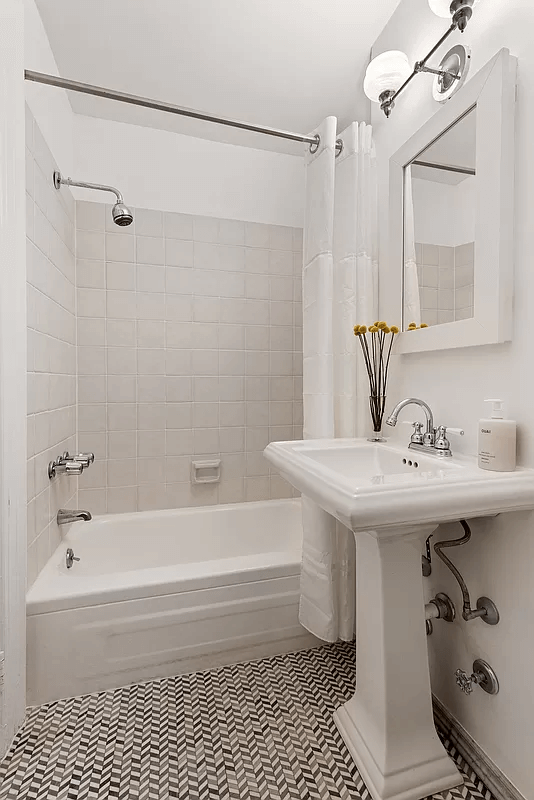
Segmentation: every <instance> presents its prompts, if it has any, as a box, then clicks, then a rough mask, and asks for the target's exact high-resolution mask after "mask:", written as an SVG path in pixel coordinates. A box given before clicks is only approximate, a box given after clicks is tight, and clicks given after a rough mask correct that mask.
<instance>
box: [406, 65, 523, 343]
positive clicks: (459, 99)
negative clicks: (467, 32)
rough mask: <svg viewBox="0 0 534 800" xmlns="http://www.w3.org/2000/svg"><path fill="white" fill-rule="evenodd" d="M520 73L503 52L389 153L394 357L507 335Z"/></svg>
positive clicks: (499, 339)
mask: <svg viewBox="0 0 534 800" xmlns="http://www.w3.org/2000/svg"><path fill="white" fill-rule="evenodd" d="M516 71H517V61H516V59H515V58H513V57H512V56H511V55H510V53H509V51H508V50H506V49H503V50H501V51H500V52H499V53H498V54H497V55H496V56H495V57H494V58H493V59H492V60H491V61H490V62H489V63H488V64H486V66H485V67H483V68H482V69H481V70H480V71H479V72H478V73H477V74H476V75H475V76H474V77H473V78H472V79H471V80H470V81H469V82H468V83H467V84H466V85H465V86H464V87H463V88H462V89H461V90H460V91H459V92H458V93H457V94H456V95H455V96H454V97H453V98H452V99H451V100H450V101H449V102H448V103H447V104H446V105H445V106H444V107H443V108H442V109H440V110H439V111H438V112H437V113H436V114H434V116H433V117H432V118H431V119H430V120H428V122H426V123H425V124H424V125H423V126H422V127H421V128H420V129H419V130H418V131H417V132H416V133H415V134H414V135H413V136H412V137H411V138H410V139H409V140H408V141H407V142H406V143H405V144H404V145H403V146H402V147H401V148H400V149H399V150H398V151H397V152H396V153H395V154H394V155H393V156H392V157H391V159H390V246H391V251H390V252H391V257H392V258H393V259H394V264H393V269H394V270H395V271H398V273H397V274H399V275H400V281H399V285H400V286H401V297H400V298H399V300H400V302H399V310H400V314H401V318H402V331H403V332H402V334H401V335H400V336H399V340H398V344H397V348H398V349H397V352H399V353H411V352H421V351H427V350H441V349H449V348H454V347H469V346H473V345H483V344H494V343H498V342H505V341H509V340H510V339H511V332H512V302H513V257H514V244H513V229H514V222H513V197H514V116H515V87H516ZM410 323H412V325H413V323H415V324H416V325H418V326H419V325H420V324H421V323H423V324H424V325H426V326H428V327H424V328H422V329H418V330H408V329H409V325H410Z"/></svg>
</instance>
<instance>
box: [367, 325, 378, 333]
mask: <svg viewBox="0 0 534 800" xmlns="http://www.w3.org/2000/svg"><path fill="white" fill-rule="evenodd" d="M378 331H379V328H377V326H376V325H371V327H370V328H369V332H370V333H378Z"/></svg>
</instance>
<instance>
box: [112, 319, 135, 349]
mask: <svg viewBox="0 0 534 800" xmlns="http://www.w3.org/2000/svg"><path fill="white" fill-rule="evenodd" d="M106 335H107V345H108V346H111V347H135V345H136V335H135V320H133V319H108V320H107V323H106Z"/></svg>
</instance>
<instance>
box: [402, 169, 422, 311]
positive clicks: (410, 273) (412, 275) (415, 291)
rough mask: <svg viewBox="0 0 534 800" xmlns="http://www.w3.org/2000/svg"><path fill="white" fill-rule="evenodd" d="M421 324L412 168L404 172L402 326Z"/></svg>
mask: <svg viewBox="0 0 534 800" xmlns="http://www.w3.org/2000/svg"><path fill="white" fill-rule="evenodd" d="M410 322H415V324H416V325H420V324H421V298H420V295H419V277H418V275H417V258H416V254H415V222H414V212H413V191H412V168H411V166H408V167H406V169H405V170H404V324H405V326H408V325H409V324H410Z"/></svg>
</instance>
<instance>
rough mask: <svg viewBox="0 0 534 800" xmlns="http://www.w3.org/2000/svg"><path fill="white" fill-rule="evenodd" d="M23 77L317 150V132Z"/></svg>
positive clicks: (38, 75)
mask: <svg viewBox="0 0 534 800" xmlns="http://www.w3.org/2000/svg"><path fill="white" fill-rule="evenodd" d="M24 78H25V79H26V80H27V81H34V82H35V83H42V84H45V85H46V86H56V87H58V88H59V89H68V90H69V91H71V92H80V93H81V94H90V95H93V96H94V97H104V98H105V99H106V100H117V101H118V102H119V103H128V104H129V105H132V106H141V107H143V108H152V109H154V110H155V111H164V112H165V113H167V114H177V115H178V116H180V117H191V118H193V119H201V120H204V122H215V123H216V124H217V125H227V126H228V127H230V128H240V129H241V130H245V131H252V132H253V133H263V134H265V135H267V136H276V137H278V138H279V139H290V140H291V141H293V142H306V143H307V144H309V145H310V147H311V148H313V151H314V152H315V150H317V148H318V147H319V144H320V138H319V136H317V135H316V136H304V135H303V134H301V133H292V132H291V131H284V130H280V129H278V128H268V127H266V126H264V125H253V124H251V123H250V122H242V121H241V120H237V119H229V118H228V117H216V116H214V115H213V114H206V113H205V112H204V111H196V110H195V109H193V108H185V107H184V106H177V105H174V103H165V102H163V101H162V100H151V99H150V98H148V97H140V96H139V95H136V94H128V93H127V92H117V91H115V90H114V89H105V88H104V87H103V86H94V85H93V84H90V83H81V82H80V81H72V80H69V79H68V78H61V77H59V76H58V75H48V74H47V73H45V72H34V71H33V70H29V69H27V70H24ZM342 149H343V143H342V141H341V139H338V140H337V141H336V151H338V153H339V152H341V150H342Z"/></svg>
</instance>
